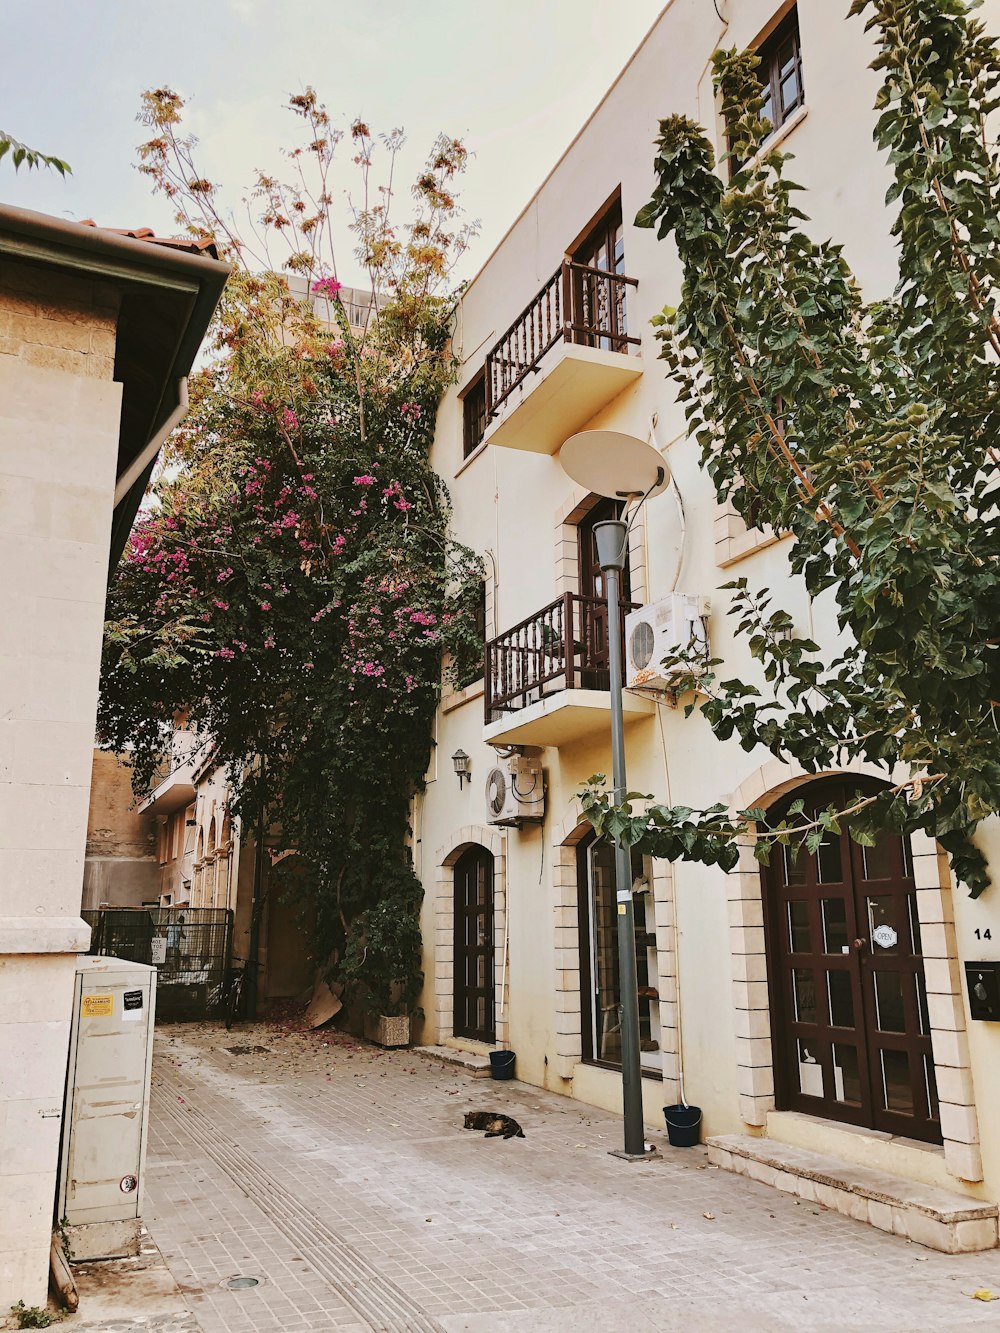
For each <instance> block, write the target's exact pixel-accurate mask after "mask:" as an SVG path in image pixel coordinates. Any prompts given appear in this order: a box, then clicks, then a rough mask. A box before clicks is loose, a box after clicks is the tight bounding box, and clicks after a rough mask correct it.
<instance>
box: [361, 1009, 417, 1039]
mask: <svg viewBox="0 0 1000 1333" xmlns="http://www.w3.org/2000/svg"><path fill="white" fill-rule="evenodd" d="M365 1036H366V1037H367V1038H368V1040H369V1041H374V1042H376V1043H377V1044H378V1045H379V1046H409V1044H410V1015H409V1014H396V1015H391V1014H378V1015H377V1016H375V1017H372V1018H369V1019H368V1021H367V1023H366V1024H365Z"/></svg>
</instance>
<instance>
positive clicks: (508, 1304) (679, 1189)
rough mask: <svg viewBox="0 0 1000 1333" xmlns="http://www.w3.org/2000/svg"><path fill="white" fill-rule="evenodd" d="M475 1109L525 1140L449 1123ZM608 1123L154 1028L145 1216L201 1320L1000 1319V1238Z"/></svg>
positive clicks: (277, 1034)
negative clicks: (912, 1229)
mask: <svg viewBox="0 0 1000 1333" xmlns="http://www.w3.org/2000/svg"><path fill="white" fill-rule="evenodd" d="M247 1046H249V1047H263V1048H264V1049H263V1050H258V1051H251V1052H250V1053H241V1054H235V1055H234V1054H230V1053H229V1051H228V1050H227V1047H237V1048H239V1047H247ZM476 1107H495V1108H497V1109H505V1110H508V1111H509V1112H510V1113H511V1114H513V1115H514V1116H515V1117H516V1118H517V1119H518V1120H519V1121H520V1122H521V1124H522V1125H523V1126H524V1129H525V1133H526V1135H527V1137H526V1138H524V1139H512V1140H510V1141H509V1142H505V1141H503V1140H490V1141H486V1140H484V1139H483V1138H482V1136H481V1135H478V1134H473V1133H470V1132H468V1131H466V1130H463V1129H462V1127H461V1126H462V1116H463V1113H464V1112H465V1111H466V1110H469V1109H472V1108H476ZM618 1139H619V1122H618V1121H617V1119H615V1118H614V1117H610V1116H607V1115H605V1114H604V1113H602V1112H598V1111H593V1110H591V1109H589V1108H587V1107H584V1106H582V1105H581V1104H580V1103H577V1102H573V1101H569V1100H567V1099H566V1098H562V1097H558V1096H555V1095H552V1094H548V1093H543V1092H540V1091H538V1090H537V1089H534V1088H531V1087H529V1086H527V1085H525V1084H519V1083H507V1084H503V1083H499V1084H498V1083H492V1082H487V1081H480V1080H471V1079H469V1078H468V1077H466V1076H464V1075H461V1074H457V1073H454V1072H452V1071H450V1070H447V1069H445V1068H443V1067H439V1066H436V1065H432V1064H427V1063H424V1062H423V1061H421V1060H420V1059H419V1058H418V1057H416V1056H414V1055H412V1054H411V1053H409V1052H405V1051H404V1052H382V1051H377V1050H375V1049H374V1048H371V1047H366V1046H361V1045H359V1044H356V1043H354V1042H352V1041H351V1040H349V1039H346V1038H341V1037H337V1036H334V1037H322V1036H320V1037H318V1036H316V1035H307V1034H297V1033H293V1032H288V1031H286V1030H284V1029H281V1028H268V1027H265V1026H263V1025H261V1026H258V1027H256V1028H253V1029H247V1028H244V1029H242V1030H240V1031H239V1032H238V1033H237V1032H233V1033H226V1032H224V1031H222V1030H221V1029H220V1028H217V1027H211V1026H186V1027H173V1028H170V1027H164V1028H163V1029H161V1031H160V1033H159V1034H158V1037H157V1051H156V1060H155V1064H154V1097H153V1115H152V1133H151V1140H150V1152H149V1161H148V1164H147V1200H148V1202H147V1208H146V1213H147V1222H148V1225H149V1228H150V1231H151V1233H152V1235H153V1237H154V1239H155V1240H156V1241H157V1242H158V1244H159V1246H160V1249H161V1251H162V1252H163V1255H164V1257H165V1258H166V1261H167V1263H168V1265H169V1266H170V1269H171V1271H172V1272H173V1274H174V1277H175V1278H176V1279H177V1281H178V1282H179V1284H180V1286H181V1289H182V1291H183V1292H184V1293H185V1295H186V1299H187V1301H188V1304H189V1306H190V1309H191V1310H192V1311H193V1312H194V1314H195V1315H196V1317H197V1320H198V1322H199V1323H200V1325H201V1327H202V1329H203V1330H204V1333H252V1331H253V1333H279V1331H280V1333H284V1330H340V1329H354V1330H365V1329H384V1330H391V1331H392V1333H397V1330H398V1331H399V1333H409V1330H432V1329H438V1330H446V1331H447V1333H459V1330H469V1331H470V1333H471V1331H475V1333H487V1331H490V1333H492V1331H493V1330H497V1331H498V1333H500V1331H501V1330H518V1331H519V1333H521V1331H523V1333H528V1330H531V1333H536V1331H540V1333H547V1331H549V1330H553V1331H555V1330H572V1333H587V1331H588V1330H594V1331H595V1333H596V1331H597V1330H601V1333H607V1331H610V1330H618V1329H621V1330H625V1329H627V1330H630V1331H631V1330H636V1331H637V1333H647V1331H648V1330H654V1329H660V1330H665V1329H692V1330H716V1329H719V1330H728V1329H729V1327H730V1326H731V1325H733V1324H734V1323H738V1324H739V1326H740V1329H741V1333H743V1331H744V1330H772V1329H785V1328H789V1329H791V1328H795V1329H817V1330H820V1329H822V1330H827V1329H829V1330H834V1329H836V1330H841V1329H850V1328H865V1329H872V1330H916V1329H921V1330H922V1329H933V1330H950V1329H959V1328H965V1327H971V1326H973V1325H983V1326H993V1327H996V1326H998V1325H1000V1316H998V1315H997V1313H996V1312H997V1311H998V1310H1000V1304H994V1305H991V1304H984V1303H982V1302H979V1301H976V1300H973V1299H972V1298H971V1294H972V1292H973V1291H975V1290H976V1289H978V1288H982V1287H989V1288H992V1289H993V1290H994V1291H997V1292H1000V1251H990V1252H989V1253H987V1254H980V1255H962V1256H955V1257H950V1256H947V1255H941V1254H937V1253H935V1252H933V1251H930V1250H925V1249H923V1248H922V1247H920V1246H917V1245H913V1244H911V1243H909V1242H906V1241H903V1240H900V1239H898V1238H896V1237H893V1236H888V1235H885V1234H884V1233H881V1232H876V1231H873V1230H872V1229H870V1228H869V1227H866V1226H864V1225H862V1224H860V1223H857V1222H852V1221H850V1220H849V1219H846V1218H843V1217H840V1216H838V1215H837V1214H834V1213H827V1212H826V1211H825V1210H823V1209H822V1208H820V1207H819V1206H818V1205H816V1204H809V1203H804V1202H802V1201H799V1200H796V1199H794V1198H792V1197H791V1196H789V1195H786V1194H781V1193H778V1192H776V1191H774V1190H771V1189H768V1188H767V1187H766V1186H763V1185H758V1184H756V1183H755V1182H753V1181H749V1180H746V1179H741V1178H737V1177H734V1176H731V1175H728V1174H726V1173H724V1172H720V1171H718V1170H716V1169H715V1168H714V1167H711V1166H708V1165H707V1163H706V1159H705V1156H704V1153H703V1151H702V1150H701V1149H692V1150H683V1149H679V1150H672V1149H670V1148H666V1149H665V1151H664V1154H663V1157H662V1159H661V1160H659V1161H656V1162H648V1163H638V1164H627V1163H625V1162H622V1161H620V1160H618V1159H615V1158H611V1157H609V1156H608V1155H607V1151H608V1149H609V1148H611V1147H617V1146H618ZM706 1214H710V1215H711V1216H706ZM235 1275H248V1276H255V1277H258V1278H260V1279H261V1283H260V1285H259V1286H257V1287H254V1288H252V1289H249V1290H243V1291H232V1290H229V1289H228V1288H227V1287H226V1286H225V1283H226V1280H227V1279H228V1278H230V1277H232V1276H235Z"/></svg>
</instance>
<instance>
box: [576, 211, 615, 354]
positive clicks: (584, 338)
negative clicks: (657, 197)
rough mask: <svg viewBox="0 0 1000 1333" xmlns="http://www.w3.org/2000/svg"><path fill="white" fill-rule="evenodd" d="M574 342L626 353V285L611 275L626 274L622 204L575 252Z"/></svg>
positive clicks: (607, 350) (606, 215) (603, 220)
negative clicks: (575, 328) (575, 326)
mask: <svg viewBox="0 0 1000 1333" xmlns="http://www.w3.org/2000/svg"><path fill="white" fill-rule="evenodd" d="M573 264H574V267H573V270H572V272H573V311H574V323H575V324H576V325H577V331H576V333H575V335H574V340H575V341H576V342H578V343H584V344H585V345H586V346H588V347H600V348H602V349H603V350H604V351H606V352H627V351H628V344H627V343H626V342H625V337H626V335H627V334H628V320H627V317H626V312H625V284H624V283H618V282H614V281H613V280H612V279H611V278H610V277H609V276H608V275H610V274H623V273H624V272H625V228H624V226H623V225H622V206H621V201H620V200H619V201H618V202H616V203H615V204H614V206H613V207H612V208H611V209H610V210H609V211H608V212H607V213H606V214H605V215H604V217H603V218H601V220H600V222H598V224H597V225H596V227H595V228H594V229H593V231H592V232H591V233H590V235H589V236H588V237H587V238H586V240H585V241H584V242H583V243H582V244H581V245H579V246H578V247H577V248H576V250H575V251H574V252H573Z"/></svg>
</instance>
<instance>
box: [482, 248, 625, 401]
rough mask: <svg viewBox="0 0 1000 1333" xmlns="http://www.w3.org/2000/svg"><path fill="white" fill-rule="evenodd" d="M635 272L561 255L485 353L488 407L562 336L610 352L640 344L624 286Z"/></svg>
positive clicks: (504, 396) (504, 395)
mask: <svg viewBox="0 0 1000 1333" xmlns="http://www.w3.org/2000/svg"><path fill="white" fill-rule="evenodd" d="M638 285H639V284H638V281H637V280H636V279H635V278H627V277H625V275H624V274H623V273H609V272H608V271H607V270H605V269H600V268H591V267H590V266H589V265H587V264H576V263H574V262H573V261H572V260H570V259H565V260H563V262H562V264H560V266H559V268H558V269H557V270H556V272H555V273H554V274H553V275H552V277H551V278H549V280H548V282H547V283H546V284H545V286H544V287H543V288H542V290H541V291H540V292H539V293H538V295H537V296H536V297H535V299H534V300H533V301H532V302H531V304H530V305H529V306H528V307H527V308H526V309H525V310H523V311H522V313H521V314H520V315H518V317H517V319H515V320H514V323H513V324H512V325H511V326H510V328H509V329H508V330H507V332H506V333H505V334H504V335H503V337H502V338H500V340H499V341H498V342H497V344H496V346H495V347H494V348H493V350H492V351H491V352H490V353H489V355H488V356H487V358H486V412H487V417H488V418H491V417H494V416H495V415H496V413H497V412H498V411H499V409H500V408H501V406H502V405H503V404H504V402H506V400H507V398H509V397H510V395H511V393H513V391H514V390H515V389H516V388H517V386H518V385H519V384H520V383H521V382H522V381H523V380H524V378H525V377H526V376H527V375H530V374H532V373H534V372H537V370H538V365H539V362H540V361H541V359H542V357H543V356H544V355H545V353H546V352H547V351H548V350H549V348H550V347H553V346H554V345H555V344H556V343H557V342H559V341H560V339H562V340H564V341H566V342H570V343H578V344H581V345H583V346H585V347H601V348H603V349H604V350H605V351H608V352H623V353H626V354H627V353H628V349H629V347H635V346H638V344H639V341H640V340H639V339H638V338H632V337H630V336H629V333H628V320H627V315H626V309H625V292H626V289H627V288H629V287H637V286H638Z"/></svg>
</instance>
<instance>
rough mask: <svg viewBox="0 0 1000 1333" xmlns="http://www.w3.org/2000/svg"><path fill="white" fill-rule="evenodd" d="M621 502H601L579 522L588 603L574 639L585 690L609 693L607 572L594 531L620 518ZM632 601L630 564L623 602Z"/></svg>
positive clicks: (624, 576) (624, 579)
mask: <svg viewBox="0 0 1000 1333" xmlns="http://www.w3.org/2000/svg"><path fill="white" fill-rule="evenodd" d="M621 513H622V504H621V501H619V500H601V501H599V502H598V503H597V504H596V505H595V506H594V507H593V509H591V510H590V512H589V513H588V514H587V515H586V516H585V517H584V518H583V519H582V520H581V521H580V524H579V527H578V540H579V544H580V592H581V593H582V594H583V596H584V598H586V599H588V600H586V601H584V602H581V603H580V607H579V618H580V623H579V624H578V625H576V626H574V636H575V638H576V641H577V642H578V644H579V647H580V654H579V655H580V663H581V671H580V685H581V688H582V689H585V690H606V689H607V688H608V685H609V683H610V676H609V674H608V603H607V589H606V587H605V579H604V571H603V570H602V569H601V562H600V561H599V560H598V558H597V539H596V538H595V536H594V528H595V527H596V526H597V524H598V523H603V522H605V521H606V520H608V519H614V518H620V517H621ZM630 599H631V587H630V584H629V572H628V560H627V559H626V561H625V568H624V570H623V571H622V601H623V602H627V601H629V600H630Z"/></svg>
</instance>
